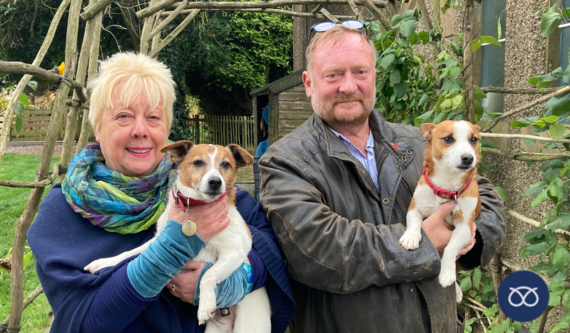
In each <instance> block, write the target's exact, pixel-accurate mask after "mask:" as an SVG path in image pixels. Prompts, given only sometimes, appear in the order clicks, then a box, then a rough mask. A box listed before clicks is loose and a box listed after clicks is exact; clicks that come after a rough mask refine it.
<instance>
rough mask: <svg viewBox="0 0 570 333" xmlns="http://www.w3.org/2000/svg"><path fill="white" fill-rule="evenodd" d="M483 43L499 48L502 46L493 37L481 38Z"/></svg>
mask: <svg viewBox="0 0 570 333" xmlns="http://www.w3.org/2000/svg"><path fill="white" fill-rule="evenodd" d="M481 41H482V42H483V43H489V44H493V45H497V46H501V43H500V42H499V41H498V40H497V39H496V38H495V37H491V36H481Z"/></svg>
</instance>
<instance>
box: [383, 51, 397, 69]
mask: <svg viewBox="0 0 570 333" xmlns="http://www.w3.org/2000/svg"><path fill="white" fill-rule="evenodd" d="M394 58H395V57H394V55H393V54H388V55H387V56H385V57H383V58H382V59H380V66H382V68H384V69H385V70H386V69H388V67H390V65H391V64H392V63H393V62H394Z"/></svg>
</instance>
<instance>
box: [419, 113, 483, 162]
mask: <svg viewBox="0 0 570 333" xmlns="http://www.w3.org/2000/svg"><path fill="white" fill-rule="evenodd" d="M480 130H481V128H480V127H479V126H477V125H473V124H471V123H470V122H467V121H451V120H446V121H443V122H441V123H439V124H437V125H435V124H422V125H421V126H420V131H421V132H422V133H423V135H424V136H425V137H426V139H428V140H429V143H428V145H427V146H426V150H425V155H426V156H425V157H426V158H425V161H424V166H425V167H426V168H430V167H433V165H430V163H436V164H437V165H438V166H443V167H445V168H449V171H459V172H467V171H469V170H471V169H472V168H474V167H475V166H476V165H477V163H478V162H479V146H478V145H479V140H480V139H481V136H480V135H479V131H480Z"/></svg>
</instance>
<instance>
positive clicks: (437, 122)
mask: <svg viewBox="0 0 570 333" xmlns="http://www.w3.org/2000/svg"><path fill="white" fill-rule="evenodd" d="M443 118H445V112H440V113H439V114H438V115H437V117H435V119H434V120H433V122H434V124H439V123H441V121H442V120H443Z"/></svg>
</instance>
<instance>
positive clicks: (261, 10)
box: [160, 8, 356, 21]
mask: <svg viewBox="0 0 570 333" xmlns="http://www.w3.org/2000/svg"><path fill="white" fill-rule="evenodd" d="M192 10H193V9H185V10H183V11H182V12H181V14H189V13H191V12H192ZM225 10H228V9H224V8H221V9H217V8H207V9H201V11H203V12H221V11H225ZM231 10H233V11H236V12H250V13H268V14H281V15H290V16H297V17H311V18H317V19H326V18H327V17H326V16H325V15H323V14H316V13H302V12H293V11H290V10H285V9H272V8H269V9H264V8H242V9H231ZM171 13H173V12H163V13H161V14H160V15H161V16H168V15H170V14H171ZM335 17H336V18H337V19H339V20H342V21H344V20H354V19H356V16H346V15H335Z"/></svg>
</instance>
